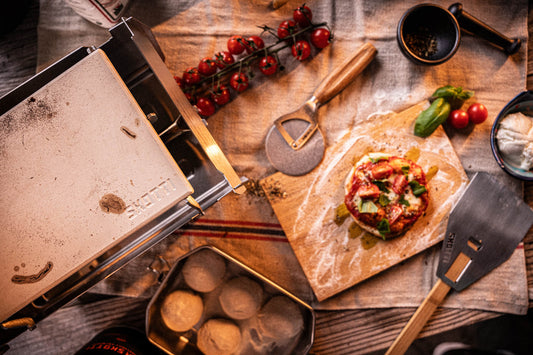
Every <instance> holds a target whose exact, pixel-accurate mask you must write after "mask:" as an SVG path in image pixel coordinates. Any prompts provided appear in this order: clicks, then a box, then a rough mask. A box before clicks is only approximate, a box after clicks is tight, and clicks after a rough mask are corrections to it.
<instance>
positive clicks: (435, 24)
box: [396, 4, 461, 65]
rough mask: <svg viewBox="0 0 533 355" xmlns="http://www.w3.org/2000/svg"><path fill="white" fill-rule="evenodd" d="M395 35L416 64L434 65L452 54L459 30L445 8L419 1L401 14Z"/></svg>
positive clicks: (457, 46) (457, 40)
mask: <svg viewBox="0 0 533 355" xmlns="http://www.w3.org/2000/svg"><path fill="white" fill-rule="evenodd" d="M396 37H397V39H398V44H399V46H400V49H401V50H402V53H403V54H404V55H405V56H406V57H407V58H409V59H411V60H412V61H414V62H415V63H417V64H426V65H436V64H441V63H444V62H445V61H447V60H448V59H450V58H451V57H452V56H453V55H454V54H455V52H456V51H457V48H459V42H460V40H461V30H460V27H459V23H458V22H457V19H456V18H455V17H454V16H453V15H452V13H451V12H450V11H448V10H447V9H445V8H443V7H441V6H439V5H434V4H420V5H416V6H414V7H412V8H410V9H409V10H407V11H406V12H405V13H404V14H403V16H402V18H401V19H400V22H399V23H398V31H397V35H396Z"/></svg>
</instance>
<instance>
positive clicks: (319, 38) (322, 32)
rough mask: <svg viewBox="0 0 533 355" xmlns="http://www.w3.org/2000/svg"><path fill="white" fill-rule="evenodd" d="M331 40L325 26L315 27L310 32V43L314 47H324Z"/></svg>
mask: <svg viewBox="0 0 533 355" xmlns="http://www.w3.org/2000/svg"><path fill="white" fill-rule="evenodd" d="M330 42H331V33H330V32H329V31H328V30H327V29H326V28H317V29H316V30H314V31H313V32H312V33H311V43H313V46H315V47H316V48H326V47H327V46H328V45H329V44H330Z"/></svg>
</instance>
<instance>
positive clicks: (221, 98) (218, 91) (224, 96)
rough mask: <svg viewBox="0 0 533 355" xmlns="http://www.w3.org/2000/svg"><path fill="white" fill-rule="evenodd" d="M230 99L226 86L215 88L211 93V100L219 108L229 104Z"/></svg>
mask: <svg viewBox="0 0 533 355" xmlns="http://www.w3.org/2000/svg"><path fill="white" fill-rule="evenodd" d="M230 98H231V96H230V92H229V89H228V87H227V86H226V85H220V86H215V88H214V90H213V92H212V93H211V99H213V101H214V102H215V103H216V104H217V105H219V106H222V105H225V104H227V103H228V102H229V100H230Z"/></svg>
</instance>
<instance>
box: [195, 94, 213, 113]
mask: <svg viewBox="0 0 533 355" xmlns="http://www.w3.org/2000/svg"><path fill="white" fill-rule="evenodd" d="M196 108H197V109H198V113H199V114H200V115H202V116H204V117H209V116H211V115H212V114H214V113H215V104H214V103H213V101H211V100H210V99H209V98H207V97H200V98H199V99H198V101H196Z"/></svg>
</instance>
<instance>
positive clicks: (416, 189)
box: [409, 180, 427, 197]
mask: <svg viewBox="0 0 533 355" xmlns="http://www.w3.org/2000/svg"><path fill="white" fill-rule="evenodd" d="M409 186H411V189H412V190H413V195H415V196H416V197H418V196H420V195H422V194H423V193H424V192H426V191H427V189H426V187H425V186H422V185H420V183H419V182H418V181H416V180H413V181H409Z"/></svg>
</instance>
